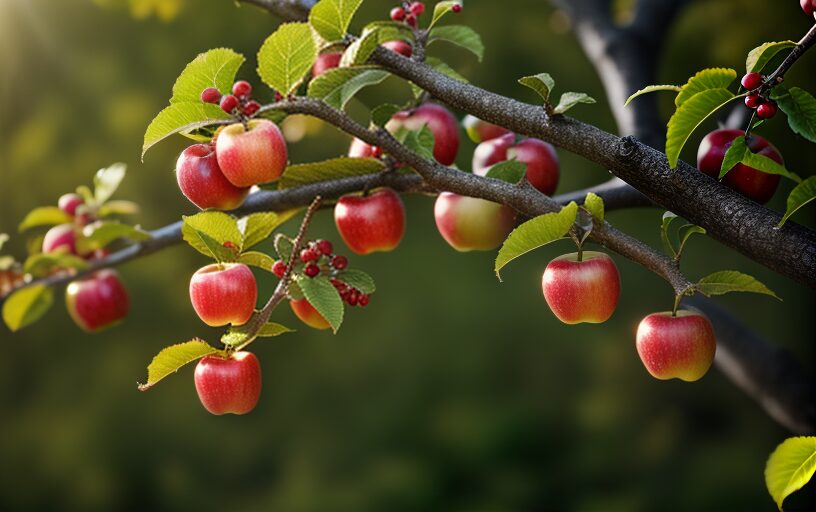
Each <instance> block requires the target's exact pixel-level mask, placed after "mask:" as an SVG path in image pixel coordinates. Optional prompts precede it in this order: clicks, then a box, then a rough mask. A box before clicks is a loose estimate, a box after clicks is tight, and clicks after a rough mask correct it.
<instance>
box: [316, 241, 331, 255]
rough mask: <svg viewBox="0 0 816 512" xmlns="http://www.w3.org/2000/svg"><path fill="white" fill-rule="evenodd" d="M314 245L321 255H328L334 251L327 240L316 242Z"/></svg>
mask: <svg viewBox="0 0 816 512" xmlns="http://www.w3.org/2000/svg"><path fill="white" fill-rule="evenodd" d="M315 245H316V246H317V250H318V251H320V253H321V254H326V255H329V254H331V253H332V251H333V250H334V247H333V246H332V243H331V242H329V241H328V240H318V241H317V242H316V243H315Z"/></svg>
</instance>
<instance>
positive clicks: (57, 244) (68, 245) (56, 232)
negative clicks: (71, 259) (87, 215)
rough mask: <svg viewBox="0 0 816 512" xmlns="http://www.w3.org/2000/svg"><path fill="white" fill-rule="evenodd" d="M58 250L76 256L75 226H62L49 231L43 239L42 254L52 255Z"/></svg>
mask: <svg viewBox="0 0 816 512" xmlns="http://www.w3.org/2000/svg"><path fill="white" fill-rule="evenodd" d="M58 250H63V251H66V252H67V253H68V254H76V253H77V251H76V228H74V225H73V224H60V225H58V226H54V227H53V228H51V229H49V230H48V231H47V232H46V233H45V238H43V244H42V252H44V253H46V254H47V253H50V252H56V251H58Z"/></svg>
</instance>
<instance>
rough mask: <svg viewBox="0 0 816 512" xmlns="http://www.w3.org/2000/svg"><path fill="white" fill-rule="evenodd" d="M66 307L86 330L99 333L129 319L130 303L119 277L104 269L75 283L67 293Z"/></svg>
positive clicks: (77, 322)
mask: <svg viewBox="0 0 816 512" xmlns="http://www.w3.org/2000/svg"><path fill="white" fill-rule="evenodd" d="M65 305H66V307H67V308H68V313H69V314H70V315H71V318H73V320H74V322H75V323H76V324H77V325H78V326H79V327H80V328H82V330H84V331H86V332H96V331H100V330H102V329H104V328H106V327H110V326H111V325H114V324H116V323H118V322H119V321H120V320H122V319H123V318H125V317H126V316H127V314H128V309H129V308H130V300H129V299H128V293H127V290H126V289H125V287H124V285H123V284H122V281H120V280H119V274H117V273H116V271H115V270H111V269H103V270H99V271H97V272H94V273H93V274H91V276H90V277H87V278H85V279H81V280H79V281H72V282H71V283H70V284H69V285H68V288H67V289H66V290H65Z"/></svg>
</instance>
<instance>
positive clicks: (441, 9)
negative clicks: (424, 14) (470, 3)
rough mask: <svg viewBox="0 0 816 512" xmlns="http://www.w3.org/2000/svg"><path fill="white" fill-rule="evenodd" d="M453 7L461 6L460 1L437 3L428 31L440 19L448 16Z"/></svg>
mask: <svg viewBox="0 0 816 512" xmlns="http://www.w3.org/2000/svg"><path fill="white" fill-rule="evenodd" d="M454 5H462V0H453V1H444V2H439V3H437V4H436V5H435V6H434V12H433V18H431V24H430V25H428V29H429V30H430V29H431V28H433V26H434V25H436V22H437V21H439V20H440V19H442V17H443V16H445V15H446V14H448V13H449V12H451V11H452V10H453V6H454Z"/></svg>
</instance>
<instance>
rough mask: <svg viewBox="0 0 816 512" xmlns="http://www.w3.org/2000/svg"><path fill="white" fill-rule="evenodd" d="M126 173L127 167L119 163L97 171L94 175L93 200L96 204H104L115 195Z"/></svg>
mask: <svg viewBox="0 0 816 512" xmlns="http://www.w3.org/2000/svg"><path fill="white" fill-rule="evenodd" d="M126 172H127V165H126V164H123V163H121V162H118V163H115V164H113V165H111V166H110V167H105V168H104V169H99V170H98V171H96V174H95V175H94V179H93V182H94V200H95V201H96V204H104V203H105V202H106V201H107V200H108V199H110V198H111V196H112V195H113V194H114V193H116V189H118V188H119V185H121V184H122V180H123V179H125V173H126Z"/></svg>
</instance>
